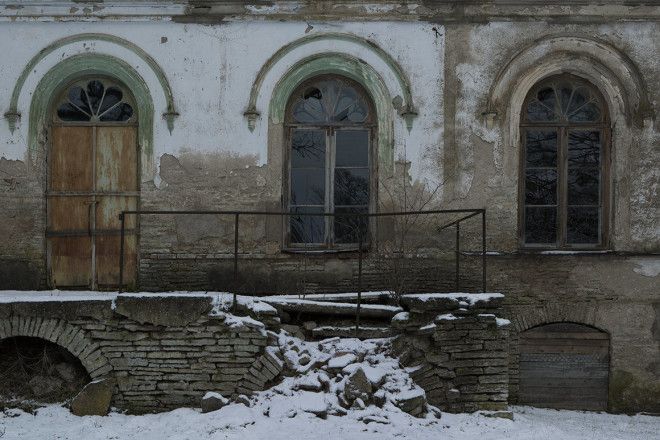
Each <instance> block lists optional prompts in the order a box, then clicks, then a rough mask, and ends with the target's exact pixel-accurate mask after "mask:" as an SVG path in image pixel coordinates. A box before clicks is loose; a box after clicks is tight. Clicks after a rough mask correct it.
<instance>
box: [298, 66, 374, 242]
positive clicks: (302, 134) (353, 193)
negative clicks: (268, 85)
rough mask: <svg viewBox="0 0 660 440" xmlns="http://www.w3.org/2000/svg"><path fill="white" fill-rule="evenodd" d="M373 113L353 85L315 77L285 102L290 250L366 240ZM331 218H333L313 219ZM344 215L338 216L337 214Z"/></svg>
mask: <svg viewBox="0 0 660 440" xmlns="http://www.w3.org/2000/svg"><path fill="white" fill-rule="evenodd" d="M373 120H374V113H373V110H372V106H371V103H370V99H369V98H368V96H367V95H366V93H365V92H364V90H363V89H362V88H361V87H360V86H359V85H358V84H357V83H355V82H353V81H351V80H348V79H346V78H341V77H328V76H324V77H318V78H314V79H312V80H310V81H307V82H305V83H304V84H302V85H301V86H300V87H299V88H298V89H297V90H296V91H295V92H294V93H293V94H292V97H291V99H290V101H289V106H288V112H287V127H288V133H289V144H288V147H289V152H288V157H289V161H288V208H289V210H290V212H293V213H301V214H307V215H300V216H291V217H290V221H289V225H288V244H289V245H290V246H310V245H312V246H315V247H325V248H328V247H337V248H341V247H342V246H351V245H353V246H354V245H355V244H356V243H358V242H359V241H360V238H362V240H363V241H365V242H366V241H367V236H368V223H369V222H368V221H367V219H366V217H362V216H360V215H359V214H366V213H368V212H369V203H370V199H371V194H370V187H371V179H372V177H373V176H372V173H371V160H372V159H371V152H370V150H371V145H372V136H373V130H374V122H373ZM324 212H325V213H334V214H337V215H335V216H322V215H318V216H316V215H313V214H316V213H319V214H321V213H324ZM341 214H343V215H341Z"/></svg>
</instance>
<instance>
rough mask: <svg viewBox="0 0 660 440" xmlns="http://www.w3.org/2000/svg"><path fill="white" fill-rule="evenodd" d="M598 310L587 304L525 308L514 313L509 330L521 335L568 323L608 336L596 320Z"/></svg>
mask: <svg viewBox="0 0 660 440" xmlns="http://www.w3.org/2000/svg"><path fill="white" fill-rule="evenodd" d="M597 312H598V309H597V308H596V307H595V306H593V305H588V304H580V305H577V304H572V305H568V306H566V305H564V306H562V305H557V306H554V305H544V306H541V307H533V308H525V309H519V310H516V311H514V313H513V314H512V316H511V318H510V320H511V328H513V329H514V331H515V333H517V334H521V333H523V332H524V331H526V330H529V329H531V328H534V327H538V326H541V325H546V324H554V323H560V322H570V323H574V324H580V325H586V326H589V327H593V328H594V329H596V330H598V331H601V332H604V333H607V334H608V335H609V334H610V332H609V331H607V330H606V329H604V328H603V327H602V326H601V325H600V323H599V322H598V320H597V317H598V313H597Z"/></svg>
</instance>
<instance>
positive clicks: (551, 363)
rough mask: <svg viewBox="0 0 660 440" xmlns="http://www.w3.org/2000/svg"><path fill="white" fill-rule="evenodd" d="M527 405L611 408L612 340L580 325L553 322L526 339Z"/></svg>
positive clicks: (523, 379)
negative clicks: (609, 390)
mask: <svg viewBox="0 0 660 440" xmlns="http://www.w3.org/2000/svg"><path fill="white" fill-rule="evenodd" d="M519 374H520V393H519V401H520V403H522V404H526V405H533V406H540V407H548V408H564V409H584V410H606V409H607V394H608V384H609V336H608V335H607V334H606V333H603V332H600V331H598V330H595V329H593V328H590V327H587V326H580V325H578V324H567V323H564V324H549V325H546V326H541V327H537V328H534V329H532V330H528V331H527V332H525V333H523V334H522V335H521V338H520V363H519Z"/></svg>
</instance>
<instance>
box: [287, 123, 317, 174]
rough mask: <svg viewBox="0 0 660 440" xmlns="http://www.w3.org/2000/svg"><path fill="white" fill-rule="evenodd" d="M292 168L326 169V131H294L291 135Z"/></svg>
mask: <svg viewBox="0 0 660 440" xmlns="http://www.w3.org/2000/svg"><path fill="white" fill-rule="evenodd" d="M291 167H292V168H302V167H307V168H310V167H311V168H324V167H325V131H323V130H294V131H293V133H292V135H291Z"/></svg>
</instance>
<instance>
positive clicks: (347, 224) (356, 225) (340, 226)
mask: <svg viewBox="0 0 660 440" xmlns="http://www.w3.org/2000/svg"><path fill="white" fill-rule="evenodd" d="M367 212H368V209H367V208H366V207H361V208H345V207H342V208H336V209H335V213H337V214H344V213H362V214H366V213H367ZM368 223H369V222H368V220H367V217H360V216H350V215H343V216H342V215H337V216H335V217H334V229H335V241H336V242H337V243H358V242H359V241H360V237H362V240H363V242H364V241H366V239H367V225H368Z"/></svg>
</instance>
